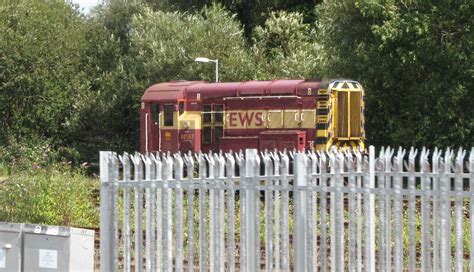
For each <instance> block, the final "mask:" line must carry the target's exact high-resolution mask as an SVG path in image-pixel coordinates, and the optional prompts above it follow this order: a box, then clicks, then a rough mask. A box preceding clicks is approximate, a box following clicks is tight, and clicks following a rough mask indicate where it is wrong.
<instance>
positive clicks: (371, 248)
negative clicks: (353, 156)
mask: <svg viewBox="0 0 474 272" xmlns="http://www.w3.org/2000/svg"><path fill="white" fill-rule="evenodd" d="M369 187H370V189H374V188H375V147H374V146H373V145H371V146H369ZM367 220H368V221H369V237H368V238H369V252H370V256H369V261H370V263H369V264H366V265H367V266H368V268H369V271H375V195H374V192H372V193H370V195H369V216H368V218H367Z"/></svg>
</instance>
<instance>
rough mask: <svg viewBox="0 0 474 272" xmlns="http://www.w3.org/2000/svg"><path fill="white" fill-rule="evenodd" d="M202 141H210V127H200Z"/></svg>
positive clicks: (206, 142)
mask: <svg viewBox="0 0 474 272" xmlns="http://www.w3.org/2000/svg"><path fill="white" fill-rule="evenodd" d="M202 143H203V144H210V143H211V127H204V128H203V129H202Z"/></svg>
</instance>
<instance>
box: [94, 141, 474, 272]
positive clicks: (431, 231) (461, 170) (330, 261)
mask: <svg viewBox="0 0 474 272" xmlns="http://www.w3.org/2000/svg"><path fill="white" fill-rule="evenodd" d="M100 155H101V169H100V170H101V172H100V173H101V192H100V197H101V198H100V205H101V231H100V234H101V237H100V239H101V244H100V249H101V250H100V254H101V258H100V260H101V269H102V270H104V271H118V270H120V271H122V270H124V271H132V270H134V271H156V270H159V271H172V270H173V271H175V270H176V271H184V270H187V271H194V270H199V271H208V270H210V271H260V270H265V271H275V270H280V271H289V270H294V271H328V270H330V271H345V270H350V271H374V270H375V269H377V270H380V271H391V270H394V271H404V270H408V271H417V270H422V271H449V270H456V271H464V270H468V269H471V270H472V269H473V268H474V267H473V265H474V253H473V252H472V250H471V246H470V245H471V244H473V243H474V238H473V235H472V234H473V232H474V219H473V218H474V215H473V213H474V203H473V201H474V149H472V150H471V151H470V154H468V152H466V151H465V150H462V149H459V150H458V151H457V152H456V153H455V152H454V151H453V150H451V149H447V150H446V151H444V152H442V151H441V150H438V149H435V150H433V152H430V151H429V150H427V149H422V150H421V151H420V152H418V151H417V150H415V149H413V148H412V149H410V150H404V149H402V148H399V149H398V150H395V149H392V148H389V147H388V148H383V149H381V150H379V152H378V156H375V149H374V148H373V147H371V148H369V154H366V153H363V152H358V151H335V150H332V151H329V152H307V153H301V152H277V151H275V152H269V151H265V152H261V153H258V152H257V151H256V150H246V151H245V153H244V152H238V153H226V154H223V153H209V154H202V153H198V154H191V153H189V154H184V155H182V154H179V153H177V154H169V153H167V154H161V153H158V154H145V155H141V154H134V155H129V154H126V153H124V154H122V155H120V156H118V155H117V154H115V153H112V152H101V154H100Z"/></svg>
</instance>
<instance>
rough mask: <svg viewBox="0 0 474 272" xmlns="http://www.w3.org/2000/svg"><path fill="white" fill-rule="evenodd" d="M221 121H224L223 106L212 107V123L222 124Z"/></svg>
mask: <svg viewBox="0 0 474 272" xmlns="http://www.w3.org/2000/svg"><path fill="white" fill-rule="evenodd" d="M223 119H224V106H223V105H214V122H215V123H222V121H223Z"/></svg>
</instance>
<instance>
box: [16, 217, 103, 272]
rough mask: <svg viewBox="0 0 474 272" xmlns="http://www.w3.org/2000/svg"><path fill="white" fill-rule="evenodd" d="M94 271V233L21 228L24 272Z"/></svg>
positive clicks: (25, 226)
mask: <svg viewBox="0 0 474 272" xmlns="http://www.w3.org/2000/svg"><path fill="white" fill-rule="evenodd" d="M93 270H94V231H93V230H86V229H77V228H70V227H56V226H40V225H28V224H25V225H24V227H23V271H38V272H49V271H93Z"/></svg>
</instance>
